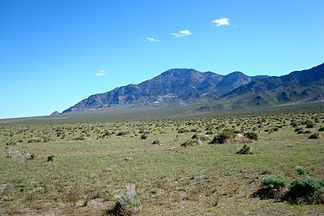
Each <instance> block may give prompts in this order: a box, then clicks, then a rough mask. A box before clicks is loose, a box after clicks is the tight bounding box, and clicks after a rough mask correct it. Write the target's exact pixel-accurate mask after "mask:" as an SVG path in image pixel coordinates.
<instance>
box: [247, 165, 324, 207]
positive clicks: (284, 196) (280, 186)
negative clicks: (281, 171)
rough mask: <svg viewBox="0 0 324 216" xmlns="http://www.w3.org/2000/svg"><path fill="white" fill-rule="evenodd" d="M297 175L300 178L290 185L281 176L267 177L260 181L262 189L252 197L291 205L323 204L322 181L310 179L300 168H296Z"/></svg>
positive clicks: (323, 185) (323, 181) (323, 180)
mask: <svg viewBox="0 0 324 216" xmlns="http://www.w3.org/2000/svg"><path fill="white" fill-rule="evenodd" d="M297 173H298V175H299V176H300V178H299V179H297V180H294V181H292V182H291V183H290V184H287V181H286V179H285V178H284V177H282V176H268V177H266V178H264V179H263V180H262V183H261V185H262V188H261V189H259V190H258V191H257V192H255V193H254V194H253V195H254V196H258V197H260V198H261V199H262V198H267V199H269V198H276V199H279V200H282V201H288V202H290V203H293V204H301V203H305V204H324V179H323V178H322V179H319V178H315V177H312V176H310V175H308V174H307V172H306V171H305V170H303V169H302V168H298V169H297ZM287 185H289V186H288V187H286V186H287Z"/></svg>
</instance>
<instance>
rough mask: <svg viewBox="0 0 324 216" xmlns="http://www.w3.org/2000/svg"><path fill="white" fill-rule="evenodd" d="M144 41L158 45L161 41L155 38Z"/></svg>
mask: <svg viewBox="0 0 324 216" xmlns="http://www.w3.org/2000/svg"><path fill="white" fill-rule="evenodd" d="M144 41H146V42H149V43H157V42H159V41H160V40H159V39H157V38H153V37H147V38H145V39H144Z"/></svg>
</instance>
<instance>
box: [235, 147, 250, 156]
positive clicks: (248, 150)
mask: <svg viewBox="0 0 324 216" xmlns="http://www.w3.org/2000/svg"><path fill="white" fill-rule="evenodd" d="M236 154H253V151H252V148H251V147H250V146H247V145H243V147H242V148H241V149H240V150H239V151H238V152H236Z"/></svg>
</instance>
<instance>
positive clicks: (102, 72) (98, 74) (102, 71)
mask: <svg viewBox="0 0 324 216" xmlns="http://www.w3.org/2000/svg"><path fill="white" fill-rule="evenodd" d="M95 75H96V77H102V76H105V75H106V71H104V70H101V71H99V72H97V73H96V74H95Z"/></svg>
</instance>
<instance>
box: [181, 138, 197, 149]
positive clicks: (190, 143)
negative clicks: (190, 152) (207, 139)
mask: <svg viewBox="0 0 324 216" xmlns="http://www.w3.org/2000/svg"><path fill="white" fill-rule="evenodd" d="M201 144H202V142H201V140H200V139H190V140H188V141H186V142H184V143H182V144H181V146H182V147H188V146H194V145H201Z"/></svg>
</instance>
